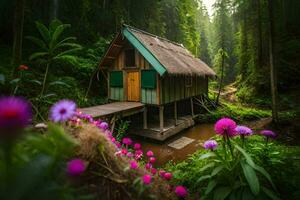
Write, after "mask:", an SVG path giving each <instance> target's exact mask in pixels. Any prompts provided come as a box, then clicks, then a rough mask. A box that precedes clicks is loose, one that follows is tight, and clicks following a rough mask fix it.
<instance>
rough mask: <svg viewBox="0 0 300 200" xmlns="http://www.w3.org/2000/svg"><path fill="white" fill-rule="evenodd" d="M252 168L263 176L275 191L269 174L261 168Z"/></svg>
mask: <svg viewBox="0 0 300 200" xmlns="http://www.w3.org/2000/svg"><path fill="white" fill-rule="evenodd" d="M253 168H254V169H255V170H256V171H258V172H260V173H261V174H262V175H264V176H265V177H266V178H267V179H268V181H269V182H270V183H271V185H272V187H273V188H274V189H275V190H276V187H275V185H274V183H273V181H272V179H271V176H270V174H269V173H268V172H267V171H266V170H265V169H264V168H263V167H260V166H258V165H255V166H254V167H253Z"/></svg>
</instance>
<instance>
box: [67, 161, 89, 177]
mask: <svg viewBox="0 0 300 200" xmlns="http://www.w3.org/2000/svg"><path fill="white" fill-rule="evenodd" d="M84 171H85V164H84V162H83V160H81V159H73V160H71V161H69V162H68V163H67V172H68V174H69V175H71V176H78V175H80V174H82V173H83V172H84Z"/></svg>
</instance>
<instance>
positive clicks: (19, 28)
mask: <svg viewBox="0 0 300 200" xmlns="http://www.w3.org/2000/svg"><path fill="white" fill-rule="evenodd" d="M24 9H25V0H16V1H15V13H14V24H13V34H14V36H13V52H12V61H11V63H12V64H13V65H14V69H13V72H14V70H15V66H18V65H20V64H21V61H22V42H23V24H24Z"/></svg>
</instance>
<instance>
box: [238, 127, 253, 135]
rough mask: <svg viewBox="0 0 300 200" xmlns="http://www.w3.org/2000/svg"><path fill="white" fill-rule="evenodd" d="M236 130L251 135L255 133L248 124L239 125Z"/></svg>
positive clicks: (241, 133) (239, 133)
mask: <svg viewBox="0 0 300 200" xmlns="http://www.w3.org/2000/svg"><path fill="white" fill-rule="evenodd" d="M235 131H236V133H237V134H238V135H244V136H250V135H252V134H253V131H252V130H251V129H250V128H249V127H247V126H237V127H236V128H235Z"/></svg>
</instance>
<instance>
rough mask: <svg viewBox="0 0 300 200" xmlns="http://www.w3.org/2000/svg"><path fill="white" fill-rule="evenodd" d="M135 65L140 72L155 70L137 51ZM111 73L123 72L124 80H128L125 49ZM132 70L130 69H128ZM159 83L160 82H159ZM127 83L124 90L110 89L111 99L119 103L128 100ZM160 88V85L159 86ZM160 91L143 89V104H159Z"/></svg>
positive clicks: (115, 62) (116, 60)
mask: <svg viewBox="0 0 300 200" xmlns="http://www.w3.org/2000/svg"><path fill="white" fill-rule="evenodd" d="M125 48H128V45H126V47H125ZM135 63H136V66H137V68H136V69H138V70H139V71H140V70H145V69H153V67H152V66H151V65H150V64H149V62H148V61H147V60H146V59H145V58H144V57H143V56H142V55H141V54H140V53H139V52H138V51H137V50H135ZM110 70H111V71H113V70H123V71H124V73H123V76H124V77H123V79H124V80H126V74H127V73H126V71H127V69H126V68H125V53H124V49H123V50H121V52H120V53H119V55H118V56H117V58H116V59H115V61H114V64H113V66H112V67H111V68H110ZM128 70H130V69H128ZM158 81H159V80H158ZM126 87H127V86H126V81H124V88H125V89H124V88H113V87H111V88H110V90H109V91H110V92H109V98H110V99H112V100H117V101H124V100H126V94H125V92H126V91H127V89H126ZM157 87H159V85H157ZM159 92H160V90H159V89H158V88H157V89H143V88H141V102H142V103H146V104H158V103H159V96H160V95H159V94H158V93H159Z"/></svg>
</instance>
